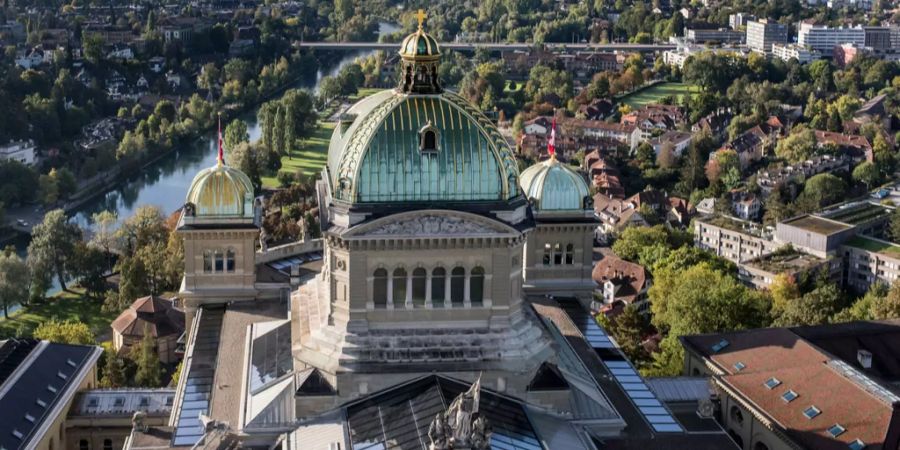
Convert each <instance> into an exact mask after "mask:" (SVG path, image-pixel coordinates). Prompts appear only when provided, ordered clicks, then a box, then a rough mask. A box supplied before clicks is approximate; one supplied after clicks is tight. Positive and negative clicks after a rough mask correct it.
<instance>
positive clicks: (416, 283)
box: [412, 267, 428, 308]
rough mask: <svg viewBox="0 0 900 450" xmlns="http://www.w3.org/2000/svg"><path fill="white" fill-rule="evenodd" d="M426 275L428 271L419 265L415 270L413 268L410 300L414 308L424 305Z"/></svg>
mask: <svg viewBox="0 0 900 450" xmlns="http://www.w3.org/2000/svg"><path fill="white" fill-rule="evenodd" d="M427 277H428V272H427V271H426V270H425V269H423V268H421V267H419V268H417V269H416V270H413V273H412V301H413V306H414V307H416V308H421V307H423V306H425V297H426V294H427V293H426V285H425V282H426V278H427Z"/></svg>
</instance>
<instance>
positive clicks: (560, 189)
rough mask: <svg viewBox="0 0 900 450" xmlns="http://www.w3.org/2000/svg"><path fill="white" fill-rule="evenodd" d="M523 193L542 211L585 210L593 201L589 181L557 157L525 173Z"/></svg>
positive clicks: (532, 167)
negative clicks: (589, 201) (588, 200)
mask: <svg viewBox="0 0 900 450" xmlns="http://www.w3.org/2000/svg"><path fill="white" fill-rule="evenodd" d="M521 183H522V191H524V193H525V196H526V197H528V199H529V200H531V201H532V204H533V205H534V208H535V210H536V211H539V212H562V211H582V210H584V209H587V208H586V205H587V203H586V201H587V200H586V199H590V193H591V191H590V189H588V185H587V182H586V181H585V180H584V177H582V176H581V174H579V173H578V172H577V171H575V169H573V168H571V167H569V165H568V164H561V163H560V162H559V161H557V160H556V158H555V157H551V158H550V159H548V160H546V161H543V162H540V163H537V164H535V165H533V166H531V167H529V168H527V169H525V170H524V171H523V172H522V176H521Z"/></svg>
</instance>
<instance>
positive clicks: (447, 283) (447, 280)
mask: <svg viewBox="0 0 900 450" xmlns="http://www.w3.org/2000/svg"><path fill="white" fill-rule="evenodd" d="M450 280H451V278H450V272H447V273H446V274H445V275H444V308H452V307H453V302H452V301H450V284H451V283H450Z"/></svg>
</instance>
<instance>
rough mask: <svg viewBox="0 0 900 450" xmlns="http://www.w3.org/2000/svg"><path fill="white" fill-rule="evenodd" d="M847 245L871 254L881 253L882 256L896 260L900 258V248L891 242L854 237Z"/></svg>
mask: <svg viewBox="0 0 900 450" xmlns="http://www.w3.org/2000/svg"><path fill="white" fill-rule="evenodd" d="M847 245H849V246H851V247H856V248H861V249H863V250H868V251H870V252H875V253H881V254H882V255H887V256H891V257H894V258H900V246H898V245H895V244H891V243H889V242H883V241H876V240H874V239H869V238H866V237H863V236H854V237H853V238H851V239H850V240H848V241H847Z"/></svg>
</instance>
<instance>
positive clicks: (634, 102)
mask: <svg viewBox="0 0 900 450" xmlns="http://www.w3.org/2000/svg"><path fill="white" fill-rule="evenodd" d="M698 91H699V90H698V88H697V87H695V86H691V85H688V84H684V83H669V82H667V83H658V84H655V85H653V86H650V87H648V88H647V89H644V90H642V91H638V92H635V93H633V94H628V95H626V96H624V97H622V98H621V99H619V103H622V104H625V105H628V106H630V107H631V108H632V109H636V108H640V107H642V106H644V105H646V104H648V103H659V101H660V100H662V99H663V98H665V97H669V96H671V97H674V98H675V99H676V101H681V98H682V97H684V95H685V94H687V93H691V92H694V93H695V92H698Z"/></svg>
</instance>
